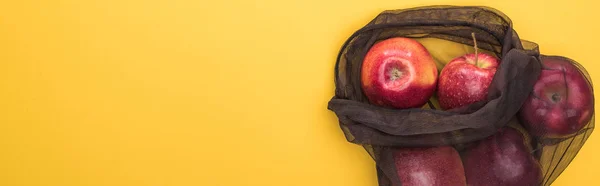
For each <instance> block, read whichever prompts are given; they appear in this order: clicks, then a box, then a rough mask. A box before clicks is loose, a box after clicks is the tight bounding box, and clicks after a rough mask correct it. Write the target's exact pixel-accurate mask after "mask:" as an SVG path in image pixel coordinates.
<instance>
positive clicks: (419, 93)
mask: <svg viewBox="0 0 600 186" xmlns="http://www.w3.org/2000/svg"><path fill="white" fill-rule="evenodd" d="M473 39H474V40H475V37H473ZM475 43H476V42H475ZM499 63H500V60H499V59H497V58H496V57H494V56H492V55H489V54H485V53H478V52H477V46H476V45H475V53H469V54H466V55H463V56H459V57H456V58H454V59H453V60H451V61H449V62H448V63H447V64H446V65H445V66H444V67H443V68H442V69H441V71H440V72H439V74H438V69H437V67H436V65H435V62H434V59H433V57H432V56H431V54H430V53H429V52H428V51H427V49H426V48H425V47H424V46H423V45H422V44H421V43H419V42H418V41H417V40H414V39H411V38H405V37H393V38H389V39H385V40H382V41H379V42H377V43H375V44H374V45H373V46H372V47H371V48H370V49H369V51H368V53H367V54H366V56H365V58H364V61H363V64H362V71H361V82H362V88H363V91H364V94H365V96H366V97H367V98H368V100H369V102H370V103H371V104H374V105H378V106H382V107H389V108H396V109H409V108H421V107H423V106H425V104H427V102H428V100H430V99H431V98H432V96H434V94H435V95H437V100H438V101H439V105H440V107H441V109H442V110H450V109H455V108H460V107H463V106H467V105H470V104H473V103H475V102H479V101H484V100H485V99H486V97H487V94H488V87H489V86H490V84H491V82H492V80H493V79H494V75H495V73H496V71H497V68H498V67H499ZM542 66H543V68H542V72H541V74H540V76H539V78H538V80H537V82H536V84H535V86H534V87H533V91H532V92H531V93H530V95H529V98H528V99H527V101H526V102H525V103H524V104H523V106H522V108H521V110H520V111H519V113H518V119H519V120H520V123H521V124H522V125H523V127H524V129H525V130H517V129H515V128H511V127H508V126H507V127H504V128H502V129H499V130H498V132H497V133H495V134H494V135H492V136H490V137H488V138H485V139H483V140H481V141H478V142H475V143H473V144H470V145H469V146H467V147H466V148H465V149H464V150H461V153H459V152H458V151H457V150H456V149H455V148H453V147H452V146H439V147H420V148H398V149H397V150H396V151H395V152H394V158H395V165H396V168H397V174H398V177H399V178H400V180H401V181H402V185H403V186H411V185H419V186H420V185H443V186H454V185H472V186H495V185H498V186H500V185H523V186H527V185H538V184H539V183H540V182H541V179H542V178H543V177H542V171H541V167H540V164H539V163H538V162H537V160H536V159H535V158H534V157H533V155H532V153H530V152H531V151H532V149H531V147H530V146H529V145H528V143H527V142H526V140H525V136H524V135H523V132H527V134H528V135H527V136H534V137H536V138H561V137H567V136H569V135H573V134H575V133H577V132H578V131H580V130H581V129H582V128H583V127H584V126H585V125H586V124H587V123H588V122H589V121H590V119H591V116H592V114H593V105H592V104H593V103H592V102H593V93H592V89H591V87H590V86H589V84H588V81H587V79H586V77H585V76H584V75H582V73H581V71H579V69H578V68H577V67H576V66H574V65H573V64H572V63H570V62H569V61H566V60H564V59H559V58H542Z"/></svg>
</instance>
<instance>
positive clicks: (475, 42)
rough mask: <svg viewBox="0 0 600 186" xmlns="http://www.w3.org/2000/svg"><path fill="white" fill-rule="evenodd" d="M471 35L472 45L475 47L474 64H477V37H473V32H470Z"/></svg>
mask: <svg viewBox="0 0 600 186" xmlns="http://www.w3.org/2000/svg"><path fill="white" fill-rule="evenodd" d="M471 36H472V37H473V47H475V65H477V63H479V60H478V59H477V58H478V57H479V55H478V51H477V38H475V32H471Z"/></svg>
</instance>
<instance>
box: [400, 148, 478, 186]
mask: <svg viewBox="0 0 600 186" xmlns="http://www.w3.org/2000/svg"><path fill="white" fill-rule="evenodd" d="M394 162H395V165H396V172H397V174H398V177H399V178H400V181H401V183H402V186H421V185H427V186H438V185H439V186H453V185H457V186H458V185H466V177H465V173H464V172H465V169H464V168H463V164H462V162H461V159H460V155H459V154H458V152H457V151H456V150H454V148H452V147H450V146H440V147H427V148H425V147H423V148H421V147H417V148H400V149H398V150H396V151H395V152H394Z"/></svg>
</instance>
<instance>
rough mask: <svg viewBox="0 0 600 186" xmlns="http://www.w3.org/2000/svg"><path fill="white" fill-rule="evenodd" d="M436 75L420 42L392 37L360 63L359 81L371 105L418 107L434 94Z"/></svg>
mask: <svg viewBox="0 0 600 186" xmlns="http://www.w3.org/2000/svg"><path fill="white" fill-rule="evenodd" d="M437 76H438V71H437V68H436V66H435V63H434V61H433V57H432V56H431V55H430V54H429V52H428V51H427V49H426V48H425V47H424V46H423V45H422V44H421V43H419V42H418V41H416V40H414V39H410V38H404V37H394V38H389V39H385V40H383V41H380V42H377V43H375V44H374V45H373V46H372V47H371V48H370V49H369V51H368V52H367V54H366V56H365V58H364V60H363V64H362V71H361V82H362V88H363V92H364V93H365V96H366V97H367V99H368V100H369V102H370V103H372V104H375V105H379V106H387V107H393V108H417V107H421V106H423V105H425V103H427V101H428V100H429V98H430V97H431V96H432V95H433V93H434V92H435V87H436V84H437Z"/></svg>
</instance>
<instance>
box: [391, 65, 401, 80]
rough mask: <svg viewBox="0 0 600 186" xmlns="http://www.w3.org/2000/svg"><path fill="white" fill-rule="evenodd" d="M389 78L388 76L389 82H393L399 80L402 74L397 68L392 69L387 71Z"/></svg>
mask: <svg viewBox="0 0 600 186" xmlns="http://www.w3.org/2000/svg"><path fill="white" fill-rule="evenodd" d="M389 74H390V75H389V76H390V81H395V80H396V79H400V77H402V75H404V72H402V71H401V70H398V69H397V68H392V69H390V71H389Z"/></svg>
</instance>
